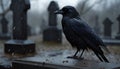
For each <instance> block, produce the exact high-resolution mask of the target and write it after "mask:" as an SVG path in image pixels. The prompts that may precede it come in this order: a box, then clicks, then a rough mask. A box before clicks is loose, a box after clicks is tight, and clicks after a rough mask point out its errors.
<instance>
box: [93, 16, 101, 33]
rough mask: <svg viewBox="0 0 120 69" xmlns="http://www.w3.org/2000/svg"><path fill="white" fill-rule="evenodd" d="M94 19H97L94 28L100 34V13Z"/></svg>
mask: <svg viewBox="0 0 120 69" xmlns="http://www.w3.org/2000/svg"><path fill="white" fill-rule="evenodd" d="M94 19H95V26H94V30H95V32H96V34H98V35H100V25H99V17H98V15H96V16H95V18H94Z"/></svg>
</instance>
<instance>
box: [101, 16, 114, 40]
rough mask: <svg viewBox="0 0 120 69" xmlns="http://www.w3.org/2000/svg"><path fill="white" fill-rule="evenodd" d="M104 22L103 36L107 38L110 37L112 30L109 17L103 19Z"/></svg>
mask: <svg viewBox="0 0 120 69" xmlns="http://www.w3.org/2000/svg"><path fill="white" fill-rule="evenodd" d="M103 24H104V37H105V38H107V39H109V38H111V32H112V24H113V23H112V21H111V20H110V19H109V18H106V19H105V20H104V21H103Z"/></svg>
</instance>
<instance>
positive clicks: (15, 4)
mask: <svg viewBox="0 0 120 69" xmlns="http://www.w3.org/2000/svg"><path fill="white" fill-rule="evenodd" d="M10 9H11V10H12V12H13V27H12V32H13V33H12V39H11V40H9V41H8V42H6V43H5V50H4V51H5V53H7V54H10V55H12V54H14V55H15V54H21V55H24V54H29V53H34V52H35V43H34V42H32V41H30V40H27V36H28V33H27V10H28V9H30V2H29V0H12V1H11V6H10Z"/></svg>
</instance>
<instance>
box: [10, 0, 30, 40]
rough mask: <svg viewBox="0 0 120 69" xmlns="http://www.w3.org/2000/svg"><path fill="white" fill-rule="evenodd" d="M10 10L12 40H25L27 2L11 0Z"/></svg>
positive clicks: (28, 7) (24, 0)
mask: <svg viewBox="0 0 120 69" xmlns="http://www.w3.org/2000/svg"><path fill="white" fill-rule="evenodd" d="M10 9H11V10H12V11H13V28H12V29H13V39H18V40H26V39H27V10H28V9H30V3H29V0H12V3H11V6H10Z"/></svg>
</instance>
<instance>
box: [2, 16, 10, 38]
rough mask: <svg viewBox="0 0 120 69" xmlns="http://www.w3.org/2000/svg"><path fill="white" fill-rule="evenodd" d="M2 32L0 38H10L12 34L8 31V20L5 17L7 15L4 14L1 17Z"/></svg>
mask: <svg viewBox="0 0 120 69" xmlns="http://www.w3.org/2000/svg"><path fill="white" fill-rule="evenodd" d="M1 31H2V32H1V33H0V39H5V40H6V39H10V34H9V33H8V21H7V19H6V18H5V16H4V15H3V16H2V19H1Z"/></svg>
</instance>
